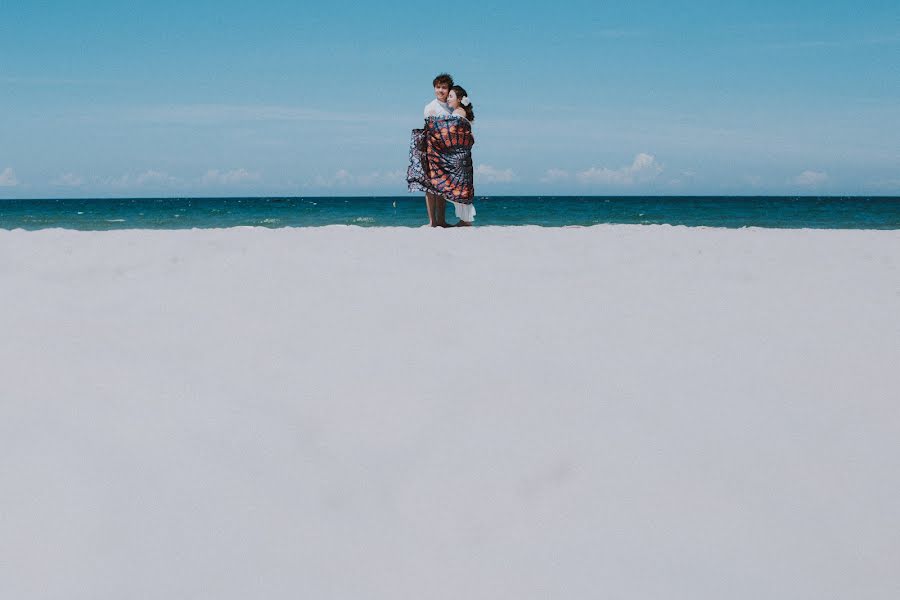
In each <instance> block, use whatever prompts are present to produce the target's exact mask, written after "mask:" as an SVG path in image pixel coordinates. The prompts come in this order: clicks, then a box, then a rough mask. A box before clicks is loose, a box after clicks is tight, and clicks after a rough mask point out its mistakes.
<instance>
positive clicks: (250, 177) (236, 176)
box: [200, 169, 259, 185]
mask: <svg viewBox="0 0 900 600" xmlns="http://www.w3.org/2000/svg"><path fill="white" fill-rule="evenodd" d="M251 181H259V173H257V172H255V171H248V170H247V169H232V170H230V171H219V170H218V169H210V170H209V171H207V172H206V173H205V174H204V175H203V176H202V177H201V178H200V183H201V184H202V185H238V184H242V183H248V182H251Z"/></svg>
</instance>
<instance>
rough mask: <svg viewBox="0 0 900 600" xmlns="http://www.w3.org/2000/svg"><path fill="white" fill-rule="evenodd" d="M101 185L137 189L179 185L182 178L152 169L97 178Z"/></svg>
mask: <svg viewBox="0 0 900 600" xmlns="http://www.w3.org/2000/svg"><path fill="white" fill-rule="evenodd" d="M94 181H96V182H97V183H98V184H99V185H101V186H103V187H110V188H115V189H135V188H142V187H157V188H158V187H169V186H174V185H178V184H179V183H180V180H179V179H178V178H177V177H173V176H171V175H169V174H168V173H164V172H162V171H154V170H152V169H150V170H148V171H144V172H142V173H138V174H137V175H132V174H130V173H126V174H124V175H120V176H119V177H105V178H95V179H94Z"/></svg>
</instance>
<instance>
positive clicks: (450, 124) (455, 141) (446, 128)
mask: <svg viewBox="0 0 900 600" xmlns="http://www.w3.org/2000/svg"><path fill="white" fill-rule="evenodd" d="M474 144H475V138H474V137H473V136H472V125H471V123H469V121H467V120H466V119H464V118H463V117H458V116H456V115H450V116H442V117H428V118H427V119H425V127H424V128H423V129H413V131H412V140H411V141H410V145H409V169H408V170H407V172H406V182H407V184H408V186H409V191H411V192H413V191H421V192H430V193H432V194H435V195H438V196H441V197H443V198H446V199H447V200H452V201H454V202H459V203H460V204H471V203H472V200H474V198H475V183H474V173H473V170H472V146H473V145H474Z"/></svg>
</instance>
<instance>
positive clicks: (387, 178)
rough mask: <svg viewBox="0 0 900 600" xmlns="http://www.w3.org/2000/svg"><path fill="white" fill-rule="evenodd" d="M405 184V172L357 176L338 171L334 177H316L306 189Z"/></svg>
mask: <svg viewBox="0 0 900 600" xmlns="http://www.w3.org/2000/svg"><path fill="white" fill-rule="evenodd" d="M405 183H406V172H405V171H396V170H395V171H372V172H369V173H364V174H359V175H357V174H355V173H351V172H350V171H349V170H347V169H340V170H338V171H337V172H335V173H334V175H330V176H323V175H317V176H316V177H314V178H313V181H312V183H311V184H310V186H308V187H317V188H323V187H325V188H331V187H384V186H395V187H397V186H402V185H403V184H405Z"/></svg>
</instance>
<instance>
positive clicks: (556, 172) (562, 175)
mask: <svg viewBox="0 0 900 600" xmlns="http://www.w3.org/2000/svg"><path fill="white" fill-rule="evenodd" d="M568 178H569V172H568V171H565V170H563V169H547V172H546V173H544V176H543V177H541V182H543V183H555V182H557V181H565V180H566V179H568Z"/></svg>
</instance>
